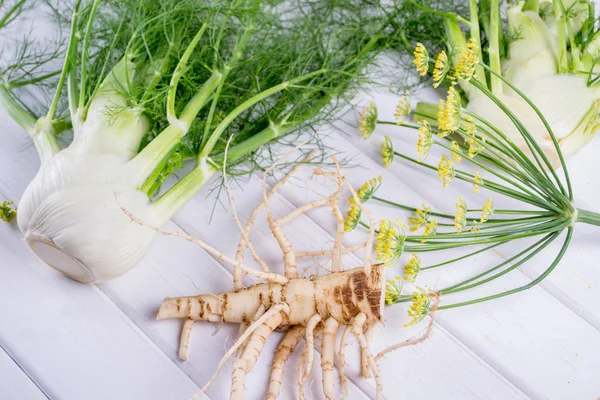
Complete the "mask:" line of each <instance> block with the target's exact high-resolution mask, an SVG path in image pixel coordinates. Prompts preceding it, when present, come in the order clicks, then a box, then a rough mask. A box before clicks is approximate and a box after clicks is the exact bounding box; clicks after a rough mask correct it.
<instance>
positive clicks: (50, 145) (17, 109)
mask: <svg viewBox="0 0 600 400" xmlns="http://www.w3.org/2000/svg"><path fill="white" fill-rule="evenodd" d="M0 104H2V105H3V106H4V109H5V110H6V111H7V112H8V115H10V116H11V118H12V119H13V120H15V121H16V122H17V123H18V124H19V125H21V126H22V127H23V129H25V131H26V132H27V133H28V134H29V136H30V137H31V139H32V140H33V144H34V145H35V148H36V150H37V152H38V155H39V156H40V160H41V162H42V163H44V162H45V161H47V160H48V159H49V158H50V157H52V156H53V155H54V154H56V153H57V152H58V151H60V146H59V145H58V142H57V141H56V137H55V135H54V130H53V129H52V124H49V125H48V126H44V129H40V126H39V124H38V123H37V120H36V118H35V117H34V116H33V115H32V114H31V113H30V112H29V111H28V110H26V109H25V108H24V107H23V106H21V104H19V102H18V101H17V100H16V99H15V98H14V97H13V96H12V95H11V94H10V92H9V91H8V89H6V87H4V85H0Z"/></svg>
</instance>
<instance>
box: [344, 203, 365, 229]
mask: <svg viewBox="0 0 600 400" xmlns="http://www.w3.org/2000/svg"><path fill="white" fill-rule="evenodd" d="M361 213H362V210H361V208H360V207H359V206H358V204H356V202H355V201H354V198H350V209H349V210H348V216H347V217H346V221H344V231H346V232H350V231H352V230H354V229H355V228H356V225H358V221H360V215H361Z"/></svg>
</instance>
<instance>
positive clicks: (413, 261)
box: [404, 253, 421, 282]
mask: <svg viewBox="0 0 600 400" xmlns="http://www.w3.org/2000/svg"><path fill="white" fill-rule="evenodd" d="M419 271H421V258H419V256H418V255H417V254H416V253H413V255H412V257H411V258H410V260H409V261H408V264H406V265H405V266H404V279H406V280H407V281H410V282H414V281H415V279H416V278H417V275H419Z"/></svg>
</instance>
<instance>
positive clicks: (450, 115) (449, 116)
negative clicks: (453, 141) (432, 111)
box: [437, 87, 461, 137]
mask: <svg viewBox="0 0 600 400" xmlns="http://www.w3.org/2000/svg"><path fill="white" fill-rule="evenodd" d="M437 118H438V127H439V129H440V133H439V136H440V137H445V136H447V135H448V134H450V133H451V132H454V131H455V130H457V129H458V128H460V123H461V105H460V93H458V91H457V90H456V89H454V88H453V87H450V89H448V95H447V96H446V101H443V100H440V102H439V104H438V114H437Z"/></svg>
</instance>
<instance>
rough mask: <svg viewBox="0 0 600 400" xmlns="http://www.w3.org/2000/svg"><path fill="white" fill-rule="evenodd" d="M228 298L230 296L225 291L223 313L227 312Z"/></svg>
mask: <svg viewBox="0 0 600 400" xmlns="http://www.w3.org/2000/svg"><path fill="white" fill-rule="evenodd" d="M228 300H229V296H228V295H227V293H223V306H222V310H223V311H222V312H223V314H225V312H227V301H228Z"/></svg>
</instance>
